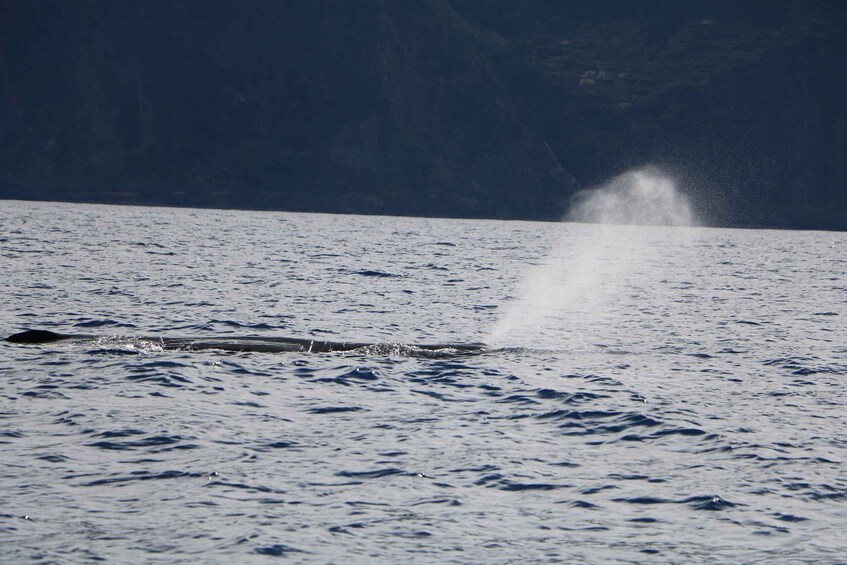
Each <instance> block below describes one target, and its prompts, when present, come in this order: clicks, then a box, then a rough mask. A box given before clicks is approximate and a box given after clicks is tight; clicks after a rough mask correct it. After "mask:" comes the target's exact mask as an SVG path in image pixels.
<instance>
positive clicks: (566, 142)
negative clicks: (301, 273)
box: [0, 0, 847, 229]
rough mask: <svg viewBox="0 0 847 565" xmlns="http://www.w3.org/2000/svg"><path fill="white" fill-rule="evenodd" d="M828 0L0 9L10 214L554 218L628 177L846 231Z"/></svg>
mask: <svg viewBox="0 0 847 565" xmlns="http://www.w3.org/2000/svg"><path fill="white" fill-rule="evenodd" d="M846 11H847V7H845V6H844V5H843V4H842V3H841V2H837V1H825V0H794V1H767V2H765V1H748V2H730V1H728V0H713V1H711V2H701V1H698V2H695V1H686V0H680V1H676V0H674V1H671V0H653V1H650V2H629V1H625V0H597V1H595V2H590V3H585V2H576V1H573V2H571V1H567V2H552V1H541V0H527V1H525V2H519V3H516V2H508V1H506V0H401V1H386V0H361V1H357V2H334V1H329V0H315V1H310V2H294V1H280V2H268V1H260V0H242V1H240V2H226V1H222V0H207V1H203V2H200V1H192V0H182V1H177V0H153V1H149V2H138V3H128V2H112V1H106V0H86V1H81V2H64V1H60V0H32V1H24V0H4V1H3V2H2V3H0V102H2V104H0V197H7V198H36V199H59V200H78V201H97V202H124V203H152V204H176V205H192V206H219V207H244V208H263V209H287V210H315V211H334V212H361V213H391V214H415V215H450V216H471V217H501V218H539V219H550V218H557V217H560V216H561V214H562V212H563V211H564V208H565V207H566V206H567V202H568V200H569V198H570V196H571V195H572V194H573V193H574V192H575V191H576V190H578V188H579V187H580V186H589V185H592V184H595V183H598V182H602V181H603V180H604V179H606V178H608V177H610V176H613V175H616V174H618V173H620V172H622V171H623V170H625V169H627V168H629V167H634V166H642V165H644V164H648V163H652V164H657V165H659V166H661V167H663V168H664V169H666V170H668V171H669V172H671V173H673V174H674V175H676V176H677V177H678V178H679V179H680V181H682V185H683V187H684V188H685V189H686V190H687V191H688V192H690V193H691V194H692V195H693V196H694V197H695V199H696V200H697V201H698V204H699V208H700V209H701V210H702V211H703V212H704V214H705V215H707V216H708V218H707V219H708V221H710V222H711V223H715V224H722V225H752V226H775V227H817V228H835V229H847V190H845V186H847V165H845V164H844V161H845V159H844V157H845V141H847V120H846V119H845V118H844V115H845V112H844V111H843V110H842V108H841V105H843V103H844V100H847V71H845V68H844V65H843V60H844V56H845V54H847V28H845V20H846V19H847V18H845V12H846Z"/></svg>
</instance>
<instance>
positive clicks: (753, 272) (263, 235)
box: [0, 201, 847, 564]
mask: <svg viewBox="0 0 847 565" xmlns="http://www.w3.org/2000/svg"><path fill="white" fill-rule="evenodd" d="M0 282H2V287H0V288H2V291H3V298H2V301H0V313H1V314H0V334H2V335H3V336H4V337H5V336H8V335H10V334H12V333H15V332H18V331H21V330H24V329H48V330H52V331H56V332H62V333H78V334H92V335H96V336H100V337H97V338H93V339H91V340H89V341H86V342H74V343H67V342H59V343H54V344H45V345H17V344H12V343H8V342H0V562H2V563H4V564H6V563H95V562H107V563H227V564H230V563H266V562H275V561H276V559H283V560H288V561H290V562H298V563H299V562H304V563H312V562H313V563H401V562H407V563H515V562H521V563H524V562H555V561H562V562H573V563H577V562H579V563H689V562H708V563H845V562H847V408H845V400H847V308H845V305H847V234H845V233H835V232H812V231H805V232H804V231H766V230H724V229H708V228H670V227H664V228H647V227H614V228H613V227H609V226H598V225H587V224H568V223H561V224H555V223H531V222H503V221H460V220H444V219H411V218H392V217H362V216H332V215H319V214H289V213H265V212H245V211H217V210H191V209H167V208H143V207H112V206H94V205H72V204H55V203H24V202H13V201H4V202H0ZM140 336H146V339H142V338H141V337H140ZM156 336H168V337H198V338H202V337H207V338H220V337H225V336H290V337H298V338H314V339H316V340H339V341H343V340H350V341H362V342H369V343H374V344H377V345H374V346H372V347H366V348H362V349H361V350H357V351H352V352H338V353H320V354H316V353H273V354H270V353H233V352H224V351H214V350H212V351H165V350H163V349H162V348H161V347H159V346H157V344H156V341H155V337H156ZM442 342H447V343H467V342H485V343H487V344H489V346H490V347H489V349H488V350H486V351H484V352H481V353H461V352H458V351H455V350H451V349H449V348H448V349H444V350H440V351H435V352H431V351H424V350H420V349H417V348H415V347H414V346H413V344H416V343H442Z"/></svg>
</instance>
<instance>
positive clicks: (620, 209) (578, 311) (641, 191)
mask: <svg viewBox="0 0 847 565" xmlns="http://www.w3.org/2000/svg"><path fill="white" fill-rule="evenodd" d="M565 219H566V220H567V221H569V222H579V223H565V224H561V225H558V226H555V229H556V231H558V232H559V235H558V241H557V242H556V243H554V244H553V245H552V246H551V250H550V252H549V253H548V255H547V257H546V258H545V259H544V261H542V262H541V263H540V264H538V265H536V266H535V267H534V268H533V269H532V270H531V271H530V272H529V274H528V276H527V277H526V279H525V280H524V281H523V283H522V285H521V288H520V290H519V292H518V298H517V299H516V300H514V301H513V302H511V303H509V304H508V306H507V307H506V308H505V310H504V312H503V315H502V316H501V317H500V319H499V320H498V321H497V322H496V324H495V325H494V328H493V329H492V330H491V332H490V334H489V336H488V338H487V340H486V341H487V343H489V344H491V345H498V346H512V347H514V346H524V345H528V344H530V343H531V344H533V347H539V346H541V347H547V348H550V349H557V350H561V349H562V348H567V349H574V348H579V347H580V345H588V344H591V343H596V342H597V341H598V340H603V338H604V335H607V334H608V332H604V327H605V328H606V329H608V324H616V325H619V324H620V323H621V321H620V320H617V319H615V318H616V316H614V315H612V313H613V312H619V311H620V310H618V309H616V308H619V307H620V306H621V305H620V304H616V303H615V302H620V301H621V300H632V299H631V298H629V297H630V296H631V295H632V293H623V292H621V290H623V289H625V288H626V289H630V288H634V287H636V286H639V285H644V284H647V283H649V278H650V276H651V275H652V273H651V272H650V271H649V268H648V267H649V264H650V254H651V253H656V252H657V247H656V245H658V242H661V241H664V242H666V241H667V240H668V233H667V230H668V229H671V228H668V227H667V226H675V227H681V226H693V225H695V223H696V222H695V217H694V213H693V212H692V209H691V206H690V204H689V202H688V199H687V198H686V197H685V195H683V194H681V193H680V192H679V191H678V190H677V187H676V185H675V183H674V181H673V180H672V179H670V178H669V177H667V176H665V175H663V174H661V173H660V172H659V171H658V170H656V169H653V168H645V169H639V170H635V171H630V172H627V173H624V174H622V175H620V176H618V177H616V178H614V179H612V180H611V181H609V182H608V183H606V184H605V185H603V186H600V187H597V188H594V189H591V190H585V191H583V192H580V193H578V194H577V195H576V196H575V197H574V199H573V202H572V206H571V210H570V211H569V213H568V214H567V216H566V217H565ZM587 224H593V225H587ZM655 226H661V227H655ZM672 237H677V235H676V234H674V235H673V236H672ZM630 310H631V309H630Z"/></svg>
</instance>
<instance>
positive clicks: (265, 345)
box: [6, 330, 487, 353]
mask: <svg viewBox="0 0 847 565" xmlns="http://www.w3.org/2000/svg"><path fill="white" fill-rule="evenodd" d="M105 338H111V339H115V338H117V339H127V340H130V341H132V342H148V343H152V344H154V345H156V346H158V347H161V348H162V349H164V350H176V351H203V350H222V351H235V352H256V353H288V352H291V353H332V352H335V351H356V350H366V349H368V348H374V347H379V346H389V347H390V346H393V345H398V344H392V343H373V342H370V343H369V342H355V341H323V340H316V339H309V338H296V337H265V336H235V337H230V336H221V337H212V338H209V337H136V336H102V335H91V334H63V333H57V332H53V331H50V330H26V331H22V332H20V333H16V334H14V335H11V336H9V337H7V338H6V341H8V342H10V343H18V344H25V345H43V344H49V343H57V342H70V343H83V344H84V343H95V342H97V341H98V340H102V339H105ZM400 345H402V346H403V347H406V348H410V349H411V350H421V351H431V352H445V353H448V352H456V353H481V352H483V351H486V350H487V346H486V345H485V344H484V343H412V344H400Z"/></svg>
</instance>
